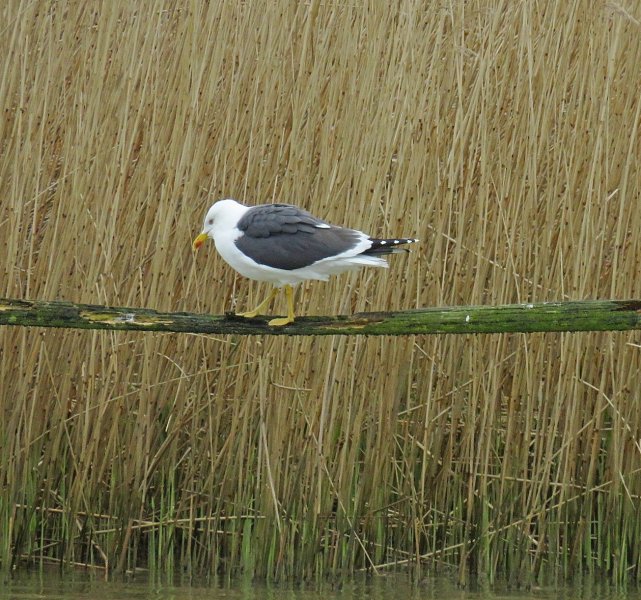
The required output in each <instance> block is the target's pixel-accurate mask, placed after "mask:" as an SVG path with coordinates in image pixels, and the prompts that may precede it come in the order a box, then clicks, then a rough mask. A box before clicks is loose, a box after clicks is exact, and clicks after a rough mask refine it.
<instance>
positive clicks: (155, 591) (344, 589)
mask: <svg viewBox="0 0 641 600" xmlns="http://www.w3.org/2000/svg"><path fill="white" fill-rule="evenodd" d="M40 598H46V599H51V600H53V599H61V600H62V599H65V600H67V599H71V600H79V599H81V598H82V599H84V598H87V599H88V598H91V599H92V600H93V599H95V600H112V599H113V600H116V599H117V600H134V599H136V598H156V599H159V600H165V599H171V600H200V599H204V598H207V599H210V600H227V599H228V600H245V599H249V598H252V599H258V600H276V599H278V600H312V599H321V598H323V599H326V598H327V599H331V598H350V599H354V600H355V599H367V600H397V599H402V600H413V599H419V598H420V599H435V600H436V599H438V600H472V599H476V600H489V599H496V600H498V599H501V600H517V599H518V600H530V599H558V600H570V599H572V600H573V599H591V598H595V599H600V600H624V599H625V600H641V590H639V588H630V587H629V588H628V589H614V588H610V587H607V586H603V585H598V584H597V583H595V582H592V583H591V584H589V585H581V586H558V587H555V586H550V587H545V588H537V589H533V590H529V591H520V590H509V589H507V587H506V586H493V587H492V588H488V589H478V587H477V589H469V590H462V589H459V588H458V587H457V586H456V584H455V583H454V581H453V580H451V579H448V578H447V577H435V578H427V579H425V580H424V581H423V582H422V583H421V584H420V585H417V584H416V583H412V582H411V581H410V580H409V579H408V577H407V576H404V575H389V576H380V577H375V578H369V579H366V578H356V579H353V580H349V581H346V582H344V583H342V584H341V585H336V584H331V583H322V584H318V585H306V586H302V587H301V586H296V587H294V586H281V585H269V586H267V585H257V584H252V583H251V582H248V581H242V580H241V581H235V582H232V583H229V582H225V583H223V582H214V583H209V584H204V583H201V584H197V583H193V582H191V583H176V582H173V583H167V582H164V583H161V582H158V581H157V580H153V581H152V580H151V579H149V578H146V577H145V576H140V575H137V576H136V577H135V578H114V579H112V580H110V581H103V580H101V579H99V578H96V577H95V576H90V575H86V574H78V573H67V574H65V575H64V576H62V575H60V574H59V572H58V571H38V572H19V573H17V574H15V575H14V576H13V577H8V578H7V577H3V579H2V580H1V581H0V600H9V599H11V600H32V599H40Z"/></svg>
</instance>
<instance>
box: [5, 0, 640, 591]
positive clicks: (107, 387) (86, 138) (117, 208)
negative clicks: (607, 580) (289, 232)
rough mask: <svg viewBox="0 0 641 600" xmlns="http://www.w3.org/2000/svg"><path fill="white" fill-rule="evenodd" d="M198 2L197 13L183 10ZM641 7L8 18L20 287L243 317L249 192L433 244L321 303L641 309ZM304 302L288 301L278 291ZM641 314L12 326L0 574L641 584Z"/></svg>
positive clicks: (9, 8)
mask: <svg viewBox="0 0 641 600" xmlns="http://www.w3.org/2000/svg"><path fill="white" fill-rule="evenodd" d="M176 4H178V6H176ZM640 20H641V9H640V8H639V5H638V4H637V3H635V2H632V1H628V0H620V2H608V3H604V2H593V1H592V0H590V1H588V0H568V1H565V2H556V1H554V0H549V1H540V2H534V1H531V2H530V1H524V2H514V1H513V0H486V1H471V2H463V1H460V0H442V1H439V0H437V1H434V2H418V1H414V0H401V1H399V2H396V3H386V2H377V1H374V0H372V1H370V2H366V1H360V0H359V1H356V2H323V3H321V2H317V1H316V0H311V1H310V2H290V1H289V0H279V1H272V0H269V1H263V2H240V1H238V2H209V3H207V2H199V1H193V2H183V3H173V2H166V3H163V4H161V3H159V2H157V1H155V0H146V1H141V2H136V3H131V2H124V1H121V2H120V1H114V2H104V3H99V2H91V1H90V2H75V1H64V0H60V1H53V0H49V1H43V2H28V1H26V0H25V1H17V0H8V1H7V2H3V3H1V5H0V57H1V59H0V103H1V109H2V114H1V115H0V144H1V145H0V244H1V247H2V254H3V258H4V260H2V261H0V294H2V295H4V296H6V297H12V298H28V299H64V300H69V301H77V302H88V303H96V304H102V303H104V304H110V305H120V306H123V305H124V306H147V307H151V308H155V309H159V310H180V311H199V312H208V311H209V312H214V313H221V312H223V311H225V310H231V309H242V308H245V307H249V305H251V304H252V303H254V302H256V301H257V300H258V299H259V297H260V296H261V295H262V294H264V293H265V292H266V290H265V288H264V287H262V286H261V285H259V284H255V283H251V282H248V281H245V280H243V279H242V278H240V277H237V276H236V275H235V274H234V273H233V272H232V271H231V269H230V268H228V267H227V266H226V265H225V264H223V263H222V261H221V260H220V259H219V258H218V257H217V256H216V254H215V250H214V248H213V245H209V246H207V248H206V250H205V251H204V252H203V251H201V253H200V254H199V255H194V254H193V253H192V251H191V248H190V241H191V239H192V238H193V236H194V235H195V234H196V233H198V231H199V230H200V226H201V223H202V218H203V216H204V213H205V210H206V208H207V207H208V206H209V205H210V204H211V203H212V202H213V200H214V199H217V198H219V197H234V198H236V199H238V200H241V201H245V202H247V203H250V204H254V203H262V202H271V201H281V202H292V203H296V204H299V205H301V206H304V207H306V208H307V209H309V210H311V211H313V212H314V213H316V214H318V215H319V216H322V217H325V218H327V219H329V220H330V221H332V222H335V223H340V224H346V225H351V226H354V227H359V228H361V229H364V230H365V231H368V232H370V233H372V234H376V235H390V236H394V235H404V236H416V237H419V238H420V239H421V244H420V245H419V246H418V247H417V248H416V249H415V250H414V251H413V253H412V254H410V255H408V256H407V257H404V256H403V257H393V259H392V261H391V262H392V263H393V264H391V268H390V269H389V271H381V270H369V271H363V272H361V273H360V274H356V275H345V276H342V277H340V278H337V279H335V280H333V281H332V282H331V283H329V284H322V283H313V284H310V285H308V286H305V289H304V293H303V292H302V291H301V290H299V292H298V296H299V311H300V312H302V313H308V314H336V313H345V312H350V311H357V310H394V309H399V308H412V307H419V306H443V305H453V304H492V303H504V302H528V301H535V300H536V301H543V300H562V299H590V298H620V299H621V298H631V297H633V298H639V297H641V283H640V282H639V277H638V274H639V264H640V259H641V243H640V242H641V238H640V235H639V232H640V231H641V210H640V205H639V190H640V189H641V185H640V184H641V171H640V169H639V158H638V157H639V152H640V150H641V149H640V147H639V122H640V111H641V102H640V101H639V90H640V89H641V75H640V72H641V69H640V68H639V65H640V64H641V22H640ZM276 309H277V312H280V313H281V314H282V312H283V309H284V306H283V305H282V304H277V305H276ZM640 356H641V344H640V342H639V336H638V335H637V334H630V333H612V334H565V335H556V334H553V335H543V334H535V335H491V336H476V337H471V336H470V337H465V336H449V337H446V336H441V337H418V336H417V337H414V338H412V337H403V338H382V339H373V338H372V339H363V338H358V337H354V338H351V339H345V338H341V339H339V338H336V339H298V338H288V339H285V338H279V339H271V338H257V337H247V338H240V337H228V338H216V337H207V336H196V335H193V336H189V335H173V334H170V335H163V334H151V333H150V334H146V335H145V334H124V333H106V332H84V331H81V332H79V331H56V330H44V329H43V330H38V329H21V328H4V329H2V330H1V331H0V392H1V395H0V410H1V411H2V412H1V415H2V423H1V425H0V490H1V491H0V560H1V561H2V568H4V569H8V568H10V566H11V565H12V564H24V562H25V561H28V560H35V561H49V562H50V561H63V562H64V563H65V564H72V565H73V564H83V563H89V564H91V565H94V566H96V567H97V568H100V569H101V568H107V569H108V571H109V572H113V571H116V570H118V569H120V570H123V569H133V568H150V569H162V570H171V569H173V568H175V567H181V568H183V569H186V570H187V571H189V572H193V573H210V572H211V573H213V572H224V573H227V574H233V573H238V572H245V573H251V574H254V575H256V576H258V577H270V578H283V577H295V578H301V577H303V578H309V577H319V576H324V575H327V574H330V573H346V572H350V571H352V570H356V569H365V568H369V569H371V570H375V571H376V572H384V571H385V570H386V569H391V568H411V569H412V570H413V571H415V570H417V569H419V568H435V569H439V570H445V571H447V572H449V571H450V570H452V571H453V572H454V573H456V576H457V577H458V578H459V579H460V581H461V582H462V583H464V582H465V581H466V579H467V577H468V576H469V574H470V573H472V574H473V573H478V574H479V575H482V576H483V577H484V578H486V579H489V580H490V581H493V580H495V579H497V578H502V577H508V578H509V579H511V580H513V581H516V582H520V583H524V584H528V583H532V582H535V581H537V580H543V579H545V578H547V577H548V576H550V575H561V576H571V575H575V574H578V573H588V574H599V575H603V574H605V575H607V576H609V577H612V578H613V579H615V580H617V581H624V580H628V579H639V578H641V555H640V548H641V545H640V544H639V540H640V539H641V515H640V506H641V501H640V494H641V445H640V439H641V406H640V402H639V396H640V394H639V389H640V387H641V385H640V384H641V376H640V371H639V370H640V367H641V357H640Z"/></svg>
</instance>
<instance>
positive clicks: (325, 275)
mask: <svg viewBox="0 0 641 600" xmlns="http://www.w3.org/2000/svg"><path fill="white" fill-rule="evenodd" d="M207 238H211V239H213V240H214V244H215V246H216V250H217V251H218V253H219V254H220V256H222V258H223V259H224V260H225V262H227V264H229V265H230V266H231V267H232V268H233V269H235V270H236V271H237V272H238V273H240V274H241V275H243V276H244V277H247V278H249V279H254V280H256V281H265V282H268V283H271V284H272V285H273V286H274V288H273V289H272V291H271V292H270V293H269V295H268V296H267V298H265V300H263V301H262V302H261V303H260V304H259V305H258V306H257V307H256V308H255V309H254V310H250V311H247V312H243V313H239V314H238V315H237V316H240V317H247V318H250V319H251V318H254V317H256V316H257V315H262V314H264V313H265V311H266V310H267V308H268V307H269V305H270V303H271V302H272V300H273V299H274V298H275V297H276V296H277V295H278V293H279V291H280V290H281V289H284V291H285V295H286V297H287V316H286V317H281V318H276V319H272V320H271V321H269V323H268V325H270V326H272V327H281V326H283V325H288V324H289V323H293V322H294V317H295V315H294V290H293V286H295V285H297V284H299V283H301V282H302V281H307V280H310V279H316V280H320V281H327V280H328V279H329V276H330V275H336V274H338V273H342V272H344V271H351V270H354V269H358V268H360V267H387V266H388V264H387V261H386V260H385V258H383V257H384V256H385V255H387V254H396V253H401V252H408V250H407V249H405V248H399V247H398V246H400V245H402V244H413V243H415V242H417V241H418V240H416V239H413V238H391V239H377V238H372V237H370V236H369V235H367V234H366V233H363V232H362V231H358V230H357V229H348V228H346V227H338V226H336V225H330V224H329V223H327V222H326V221H323V220H322V219H319V218H317V217H315V216H313V215H312V214H310V213H308V212H307V211H306V210H303V209H301V208H298V207H296V206H292V205H291V204H261V205H258V206H245V205H243V204H241V203H240V202H236V200H231V199H227V200H218V201H217V202H215V203H214V204H213V205H212V206H211V208H210V209H209V210H208V211H207V215H206V216H205V222H204V225H203V231H202V233H201V234H200V235H198V236H197V237H196V239H194V241H193V249H194V250H198V248H200V247H201V246H202V245H203V243H204V242H205V241H206V240H207Z"/></svg>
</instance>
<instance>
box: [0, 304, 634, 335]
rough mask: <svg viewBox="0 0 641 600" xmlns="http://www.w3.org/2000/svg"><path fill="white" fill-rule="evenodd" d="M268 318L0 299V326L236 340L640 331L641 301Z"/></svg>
mask: <svg viewBox="0 0 641 600" xmlns="http://www.w3.org/2000/svg"><path fill="white" fill-rule="evenodd" d="M270 318H271V317H257V318H254V319H246V318H243V317H238V316H236V315H233V314H225V315H209V314H193V313H186V312H172V313H168V312H158V311H155V310H152V309H149V308H122V307H108V306H100V305H93V304H75V303H73V302H60V301H42V300H34V301H29V300H12V299H6V298H5V299H0V325H13V326H23V327H62V328H76V329H106V330H119V331H165V332H176V333H200V334H207V333H212V334H226V333H229V334H235V335H413V334H437V333H440V334H443V333H451V334H465V333H510V332H522V333H529V332H537V331H624V330H633V329H641V300H583V301H573V302H540V303H532V304H508V305H501V306H455V307H445V308H421V309H414V310H405V311H398V312H370V313H356V314H353V315H340V316H305V317H298V318H297V319H296V321H295V322H294V323H292V324H290V325H287V326H285V327H270V326H269V325H267V321H268V320H269V319H270Z"/></svg>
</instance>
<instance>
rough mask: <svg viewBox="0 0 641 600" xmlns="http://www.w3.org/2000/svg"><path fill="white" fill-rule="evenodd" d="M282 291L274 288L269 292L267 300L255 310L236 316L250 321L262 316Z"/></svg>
mask: <svg viewBox="0 0 641 600" xmlns="http://www.w3.org/2000/svg"><path fill="white" fill-rule="evenodd" d="M279 291H280V290H279V289H278V288H273V289H272V291H271V292H269V296H267V298H265V299H264V300H263V301H262V302H261V303H260V304H259V305H258V306H257V307H256V308H255V309H254V310H248V311H247V312H242V313H237V314H236V316H238V317H246V318H248V319H253V318H254V317H256V316H258V315H262V314H263V313H264V312H265V310H266V309H267V307H268V306H269V303H270V302H271V301H272V300H273V299H274V298H276V296H277V295H278V292H279Z"/></svg>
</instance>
